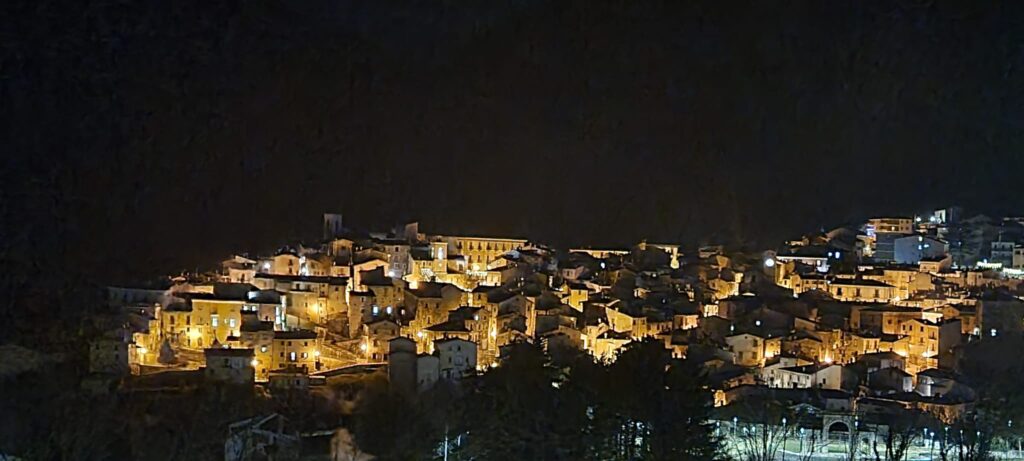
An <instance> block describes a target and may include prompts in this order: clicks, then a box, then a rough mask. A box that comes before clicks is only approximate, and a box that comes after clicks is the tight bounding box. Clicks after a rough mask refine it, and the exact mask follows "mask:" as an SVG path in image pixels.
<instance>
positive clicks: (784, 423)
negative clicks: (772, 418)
mask: <svg viewBox="0 0 1024 461" xmlns="http://www.w3.org/2000/svg"><path fill="white" fill-rule="evenodd" d="M782 461H786V417H785V416H783V417H782Z"/></svg>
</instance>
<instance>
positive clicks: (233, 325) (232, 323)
mask: <svg viewBox="0 0 1024 461" xmlns="http://www.w3.org/2000/svg"><path fill="white" fill-rule="evenodd" d="M228 326H229V327H231V328H234V327H235V319H228Z"/></svg>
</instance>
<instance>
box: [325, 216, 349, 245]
mask: <svg viewBox="0 0 1024 461" xmlns="http://www.w3.org/2000/svg"><path fill="white" fill-rule="evenodd" d="M344 230H345V227H344V226H342V221H341V213H324V240H330V239H333V238H337V237H341V233H342V232H344Z"/></svg>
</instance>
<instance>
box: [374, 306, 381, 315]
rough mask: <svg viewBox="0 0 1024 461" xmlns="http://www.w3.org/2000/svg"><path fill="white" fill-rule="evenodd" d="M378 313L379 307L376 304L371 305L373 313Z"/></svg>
mask: <svg viewBox="0 0 1024 461" xmlns="http://www.w3.org/2000/svg"><path fill="white" fill-rule="evenodd" d="M379 313H380V308H379V307H377V306H376V305H374V306H373V315H377V314H379Z"/></svg>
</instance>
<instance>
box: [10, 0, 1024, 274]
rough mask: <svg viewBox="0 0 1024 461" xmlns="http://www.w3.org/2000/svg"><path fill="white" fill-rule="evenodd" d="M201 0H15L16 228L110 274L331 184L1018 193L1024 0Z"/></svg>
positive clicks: (738, 196) (747, 205)
mask: <svg viewBox="0 0 1024 461" xmlns="http://www.w3.org/2000/svg"><path fill="white" fill-rule="evenodd" d="M154 3H155V4H154ZM212 3H219V2H208V1H182V2H140V3H139V4H128V3H123V2H120V1H112V0H108V1H81V2H47V1H20V0H18V1H10V2H4V5H3V6H2V7H0V8H2V14H0V16H2V17H3V18H4V19H3V20H2V21H3V23H4V27H3V31H2V34H3V35H2V40H0V50H2V59H3V61H2V66H0V107H3V109H4V110H3V111H2V112H3V114H4V118H3V127H4V129H5V131H6V132H7V133H6V134H7V136H5V139H6V141H4V142H3V146H4V147H3V150H4V152H5V153H4V154H3V158H4V160H3V165H4V167H3V168H2V171H0V182H2V186H0V194H2V195H0V214H2V219H3V227H2V232H3V235H0V241H3V242H5V243H4V244H3V245H4V248H3V249H2V250H3V252H4V257H5V258H14V259H18V260H20V261H22V262H24V261H38V262H39V264H61V265H63V266H64V267H66V268H69V270H72V271H75V272H78V273H82V274H87V276H88V277H93V278H96V279H100V280H123V279H126V278H128V277H140V276H144V275H150V274H157V273H166V272H175V271H177V270H180V269H182V268H194V267H196V266H201V265H204V264H209V263H211V262H215V261H218V260H220V259H222V258H223V257H225V256H227V255H229V254H230V253H231V252H234V251H244V250H267V249H272V248H274V247H275V246H276V245H277V244H280V243H285V242H288V241H295V240H297V239H303V238H304V239H311V238H315V237H317V236H318V233H319V229H320V215H321V213H323V212H324V211H338V212H342V213H344V214H345V218H346V222H347V224H349V225H351V226H356V227H364V228H373V227H388V226H390V225H392V224H394V223H396V222H398V221H402V220H407V219H418V220H419V221H420V222H421V229H422V230H424V231H426V232H438V233H445V232H447V233H466V234H487V235H491V234H494V235H511V236H523V237H528V238H534V239H539V240H544V241H548V242H551V243H554V244H557V245H570V244H572V245H576V244H593V245H621V244H626V243H630V242H635V241H637V240H639V239H641V238H648V239H650V240H653V241H676V242H683V243H694V244H695V243H698V242H703V241H709V240H717V241H727V242H737V241H746V242H752V243H756V244H760V245H763V246H766V247H767V246H774V245H775V244H776V243H777V241H778V240H780V239H782V238H786V237H789V236H791V235H792V234H794V233H797V234H799V233H802V232H805V231H812V230H815V229H818V228H820V227H822V226H832V225H837V224H842V223H844V222H853V221H856V220H859V219H861V218H864V217H865V216H867V215H870V214H884V213H896V212H903V213H911V212H914V211H918V210H925V209H929V208H930V207H936V206H941V205H946V204H951V203H957V204H961V205H963V206H965V207H968V208H969V209H974V210H976V211H983V212H989V213H1010V212H1014V211H1016V212H1018V213H1020V212H1022V211H1024V192H1022V190H1024V78H1022V77H1024V2H974V1H957V2H951V1H920V0H918V1H897V2H860V1H857V2H785V3H784V4H783V3H782V2H764V1H758V2H722V1H708V2H667V3H668V4H663V3H660V2H632V1H631V2H595V1H589V0H584V1H575V2H574V1H569V2H547V1H518V2H473V3H474V4H475V5H474V6H470V7H468V8H467V7H465V6H463V5H462V4H465V3H468V2H454V1H452V2H444V1H438V2H429V1H417V2H382V1H377V0H368V1H358V2H335V1H331V2H316V1H302V2H279V3H263V2H227V5H222V6H215V5H212ZM683 3H685V4H683ZM744 3H746V4H744ZM457 5H458V6H457Z"/></svg>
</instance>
